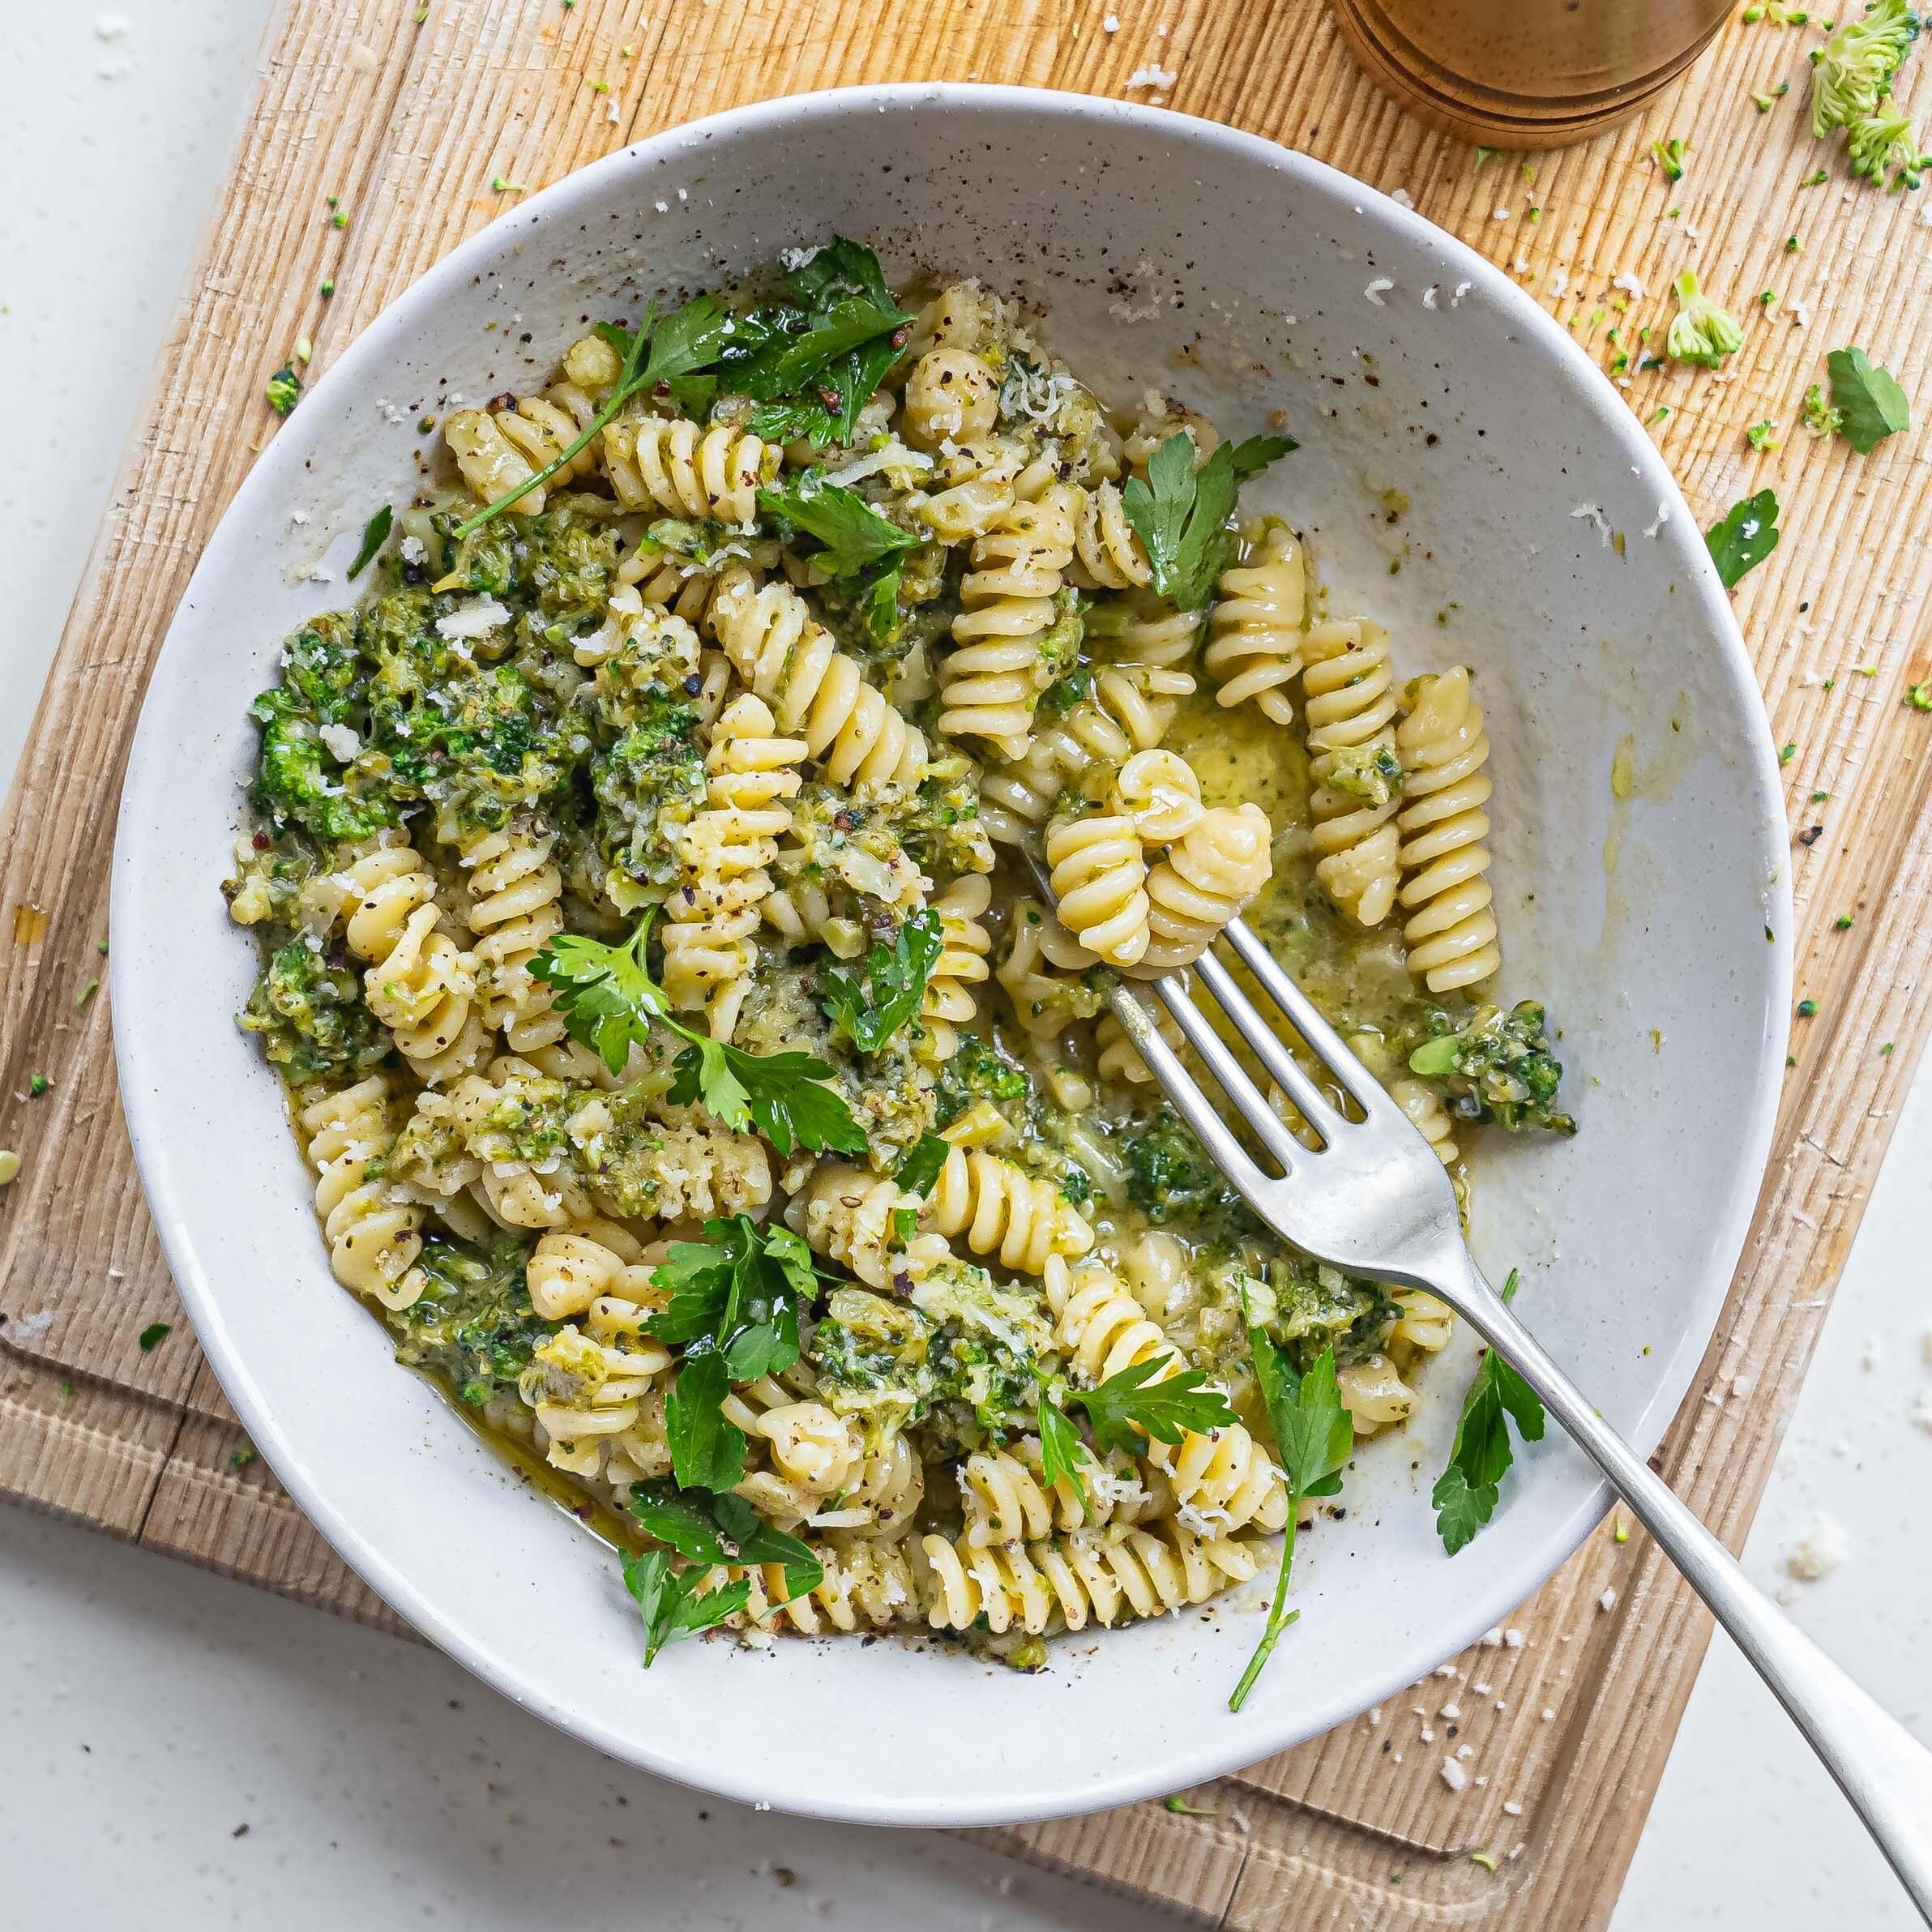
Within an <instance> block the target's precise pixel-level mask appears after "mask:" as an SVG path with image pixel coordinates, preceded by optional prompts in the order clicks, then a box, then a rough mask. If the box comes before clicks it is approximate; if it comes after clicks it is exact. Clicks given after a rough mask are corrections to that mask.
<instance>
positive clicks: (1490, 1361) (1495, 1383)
mask: <svg viewBox="0 0 1932 1932" xmlns="http://www.w3.org/2000/svg"><path fill="white" fill-rule="evenodd" d="M1517 1280H1518V1271H1517V1270H1516V1269H1515V1268H1511V1270H1510V1276H1509V1280H1507V1281H1506V1282H1504V1283H1503V1284H1502V1299H1503V1301H1504V1302H1506V1303H1507V1302H1509V1301H1510V1300H1511V1297H1513V1296H1514V1295H1515V1292H1516V1283H1517ZM1511 1421H1514V1422H1515V1425H1516V1430H1517V1433H1518V1434H1520V1436H1521V1437H1522V1438H1523V1439H1524V1442H1526V1443H1540V1442H1541V1441H1542V1439H1543V1404H1541V1402H1540V1401H1538V1400H1537V1393H1536V1391H1535V1390H1534V1389H1532V1387H1530V1386H1529V1384H1528V1383H1527V1382H1525V1381H1524V1379H1523V1378H1522V1377H1521V1376H1520V1375H1519V1374H1517V1373H1516V1371H1515V1370H1514V1369H1512V1368H1511V1366H1509V1364H1508V1363H1507V1361H1504V1360H1503V1359H1502V1357H1501V1356H1500V1355H1498V1353H1496V1351H1495V1350H1494V1349H1490V1351H1489V1353H1487V1354H1486V1355H1485V1356H1484V1357H1483V1358H1482V1361H1481V1365H1480V1366H1478V1367H1477V1371H1476V1376H1475V1379H1474V1380H1473V1381H1472V1382H1471V1383H1470V1384H1469V1392H1468V1394H1467V1395H1466V1396H1464V1398H1463V1413H1462V1419H1461V1421H1459V1422H1458V1423H1457V1424H1456V1425H1455V1443H1454V1445H1453V1446H1452V1447H1451V1449H1450V1451H1449V1466H1448V1467H1447V1468H1446V1469H1444V1470H1443V1473H1442V1474H1441V1476H1439V1477H1438V1478H1437V1479H1436V1485H1435V1488H1434V1490H1432V1491H1431V1492H1430V1502H1433V1503H1434V1505H1435V1526H1436V1528H1437V1530H1438V1532H1439V1533H1440V1534H1441V1537H1442V1539H1443V1548H1444V1549H1446V1550H1447V1551H1448V1553H1449V1554H1450V1555H1451V1556H1454V1555H1455V1553H1456V1552H1457V1551H1458V1550H1459V1549H1462V1548H1463V1547H1464V1545H1467V1544H1468V1542H1469V1541H1470V1540H1471V1539H1472V1538H1473V1537H1474V1536H1475V1535H1476V1532H1477V1531H1478V1530H1480V1529H1481V1528H1482V1527H1483V1525H1484V1524H1485V1523H1487V1522H1488V1521H1489V1520H1490V1517H1491V1516H1493V1515H1494V1514H1495V1513H1496V1502H1497V1498H1498V1496H1499V1495H1500V1494H1501V1493H1502V1491H1501V1485H1502V1478H1503V1477H1504V1476H1505V1475H1506V1474H1507V1473H1508V1470H1509V1467H1510V1464H1511V1463H1512V1462H1514V1461H1515V1450H1514V1449H1513V1448H1512V1447H1511V1443H1510V1432H1509V1425H1510V1422H1511Z"/></svg>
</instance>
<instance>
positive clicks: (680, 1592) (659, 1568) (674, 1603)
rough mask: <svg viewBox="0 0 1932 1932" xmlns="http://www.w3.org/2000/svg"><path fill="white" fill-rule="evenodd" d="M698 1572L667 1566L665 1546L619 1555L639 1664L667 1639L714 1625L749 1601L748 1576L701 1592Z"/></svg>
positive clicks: (646, 1661)
mask: <svg viewBox="0 0 1932 1932" xmlns="http://www.w3.org/2000/svg"><path fill="white" fill-rule="evenodd" d="M704 1576H705V1572H704V1571H702V1570H673V1568H672V1567H671V1558H670V1554H669V1552H668V1551H666V1550H662V1549H647V1550H646V1551H645V1552H644V1553H643V1555H641V1556H626V1558H624V1588H626V1590H628V1591H629V1592H630V1594H631V1596H633V1597H634V1598H635V1600H636V1603H637V1608H638V1614H639V1616H640V1617H642V1618H643V1622H644V1667H645V1669H649V1668H650V1667H651V1665H652V1664H654V1663H655V1662H656V1661H657V1653H658V1652H660V1650H662V1649H663V1648H664V1647H665V1645H666V1644H667V1643H677V1641H678V1640H679V1639H681V1638H684V1637H691V1636H695V1635H697V1634H698V1633H699V1631H707V1630H712V1629H715V1628H716V1626H718V1625H719V1624H720V1623H722V1622H724V1619H725V1618H727V1617H735V1616H737V1614H738V1613H739V1612H740V1611H741V1610H742V1609H744V1608H745V1607H746V1605H747V1604H748V1603H749V1602H750V1601H751V1579H750V1577H748V1576H741V1577H740V1578H739V1579H737V1582H736V1583H733V1584H722V1585H720V1587H719V1588H717V1589H715V1590H707V1589H705V1588H703V1581H704Z"/></svg>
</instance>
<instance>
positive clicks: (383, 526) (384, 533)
mask: <svg viewBox="0 0 1932 1932" xmlns="http://www.w3.org/2000/svg"><path fill="white" fill-rule="evenodd" d="M394 522H395V511H392V510H391V508H390V507H389V506H388V505H387V503H385V504H384V505H383V507H382V508H381V509H380V510H378V511H377V512H376V513H375V515H374V516H372V517H371V518H370V519H369V521H368V522H367V523H366V524H364V525H363V526H362V547H361V549H359V550H358V551H357V553H356V561H355V562H353V563H352V564H351V565H350V566H348V578H349V582H350V583H354V582H355V580H356V579H357V578H358V577H360V576H361V575H362V573H363V572H364V571H365V570H367V569H368V568H369V566H370V563H371V562H374V558H375V556H376V553H377V552H378V551H379V550H380V549H382V547H383V545H384V544H386V543H387V542H388V541H389V528H390V525H391V524H393V523H394Z"/></svg>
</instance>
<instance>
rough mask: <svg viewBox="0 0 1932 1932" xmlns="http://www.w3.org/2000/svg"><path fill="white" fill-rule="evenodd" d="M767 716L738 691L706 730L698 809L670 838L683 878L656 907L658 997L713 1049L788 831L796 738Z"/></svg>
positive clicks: (752, 948) (747, 978)
mask: <svg viewBox="0 0 1932 1932" xmlns="http://www.w3.org/2000/svg"><path fill="white" fill-rule="evenodd" d="M775 729H776V727H775V724H774V722H773V720H772V712H771V710H770V708H769V707H767V705H766V703H765V702H764V700H763V699H761V698H758V697H754V695H752V694H751V693H750V692H749V691H746V692H745V693H743V694H742V695H741V696H739V697H737V698H735V699H733V700H732V702H731V703H730V704H729V705H728V706H727V707H725V709H724V713H723V714H722V716H720V718H719V719H718V721H717V723H716V724H714V725H713V726H712V738H711V747H710V749H709V750H708V751H707V753H706V754H705V759H704V768H705V770H706V772H707V773H708V775H709V778H708V783H707V788H706V796H707V806H706V809H705V810H703V811H701V812H699V813H698V814H696V816H695V817H694V818H693V819H691V820H690V822H689V823H687V824H686V825H685V826H684V827H682V828H681V829H680V831H678V833H677V844H678V849H679V856H680V858H681V860H682V866H683V874H684V875H683V878H682V881H681V882H680V883H679V885H678V887H677V890H675V891H673V893H672V894H671V896H670V898H669V900H667V901H666V902H665V927H664V948H665V955H664V989H665V995H666V997H667V998H669V1000H670V1002H671V1004H672V1005H673V1007H676V1008H677V1010H678V1011H680V1012H686V1013H688V1012H699V1011H701V1012H703V1014H704V1015H705V1017H706V1019H707V1022H708V1023H709V1025H710V1028H711V1033H712V1038H713V1039H714V1040H729V1038H730V1037H731V1031H732V1028H733V1025H734V1024H735V1023H736V1021H737V1012H738V1008H739V1007H741V1006H742V1005H743V1003H744V1000H745V995H746V993H747V992H749V991H750V985H751V972H752V968H754V966H755V965H756V964H757V963H758V948H757V947H756V945H755V944H754V943H753V941H752V938H751V935H752V934H754V932H756V931H757V930H758V926H759V917H760V908H761V907H762V906H763V904H764V902H765V900H767V898H768V896H769V895H770V894H771V891H772V875H771V874H770V873H769V872H768V871H767V870H766V867H767V866H769V865H770V864H771V863H772V861H773V860H774V859H776V857H777V856H778V841H779V840H780V839H781V838H782V837H783V836H784V835H785V834H786V833H787V832H789V831H790V830H791V829H792V814H791V810H790V807H789V806H788V805H787V804H786V802H785V801H787V800H788V799H789V798H792V797H795V796H796V794H797V791H798V788H799V785H800V784H801V782H802V781H801V779H800V777H799V776H798V773H797V771H796V770H794V769H793V767H794V766H795V765H796V764H797V762H798V760H799V759H801V758H803V757H804V756H805V750H806V747H805V741H804V740H803V739H802V738H781V737H776V736H775V735H774V732H775Z"/></svg>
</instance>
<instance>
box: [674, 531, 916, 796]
mask: <svg viewBox="0 0 1932 1932" xmlns="http://www.w3.org/2000/svg"><path fill="white" fill-rule="evenodd" d="M705 621H706V622H707V624H708V625H709V626H710V627H711V630H712V635H714V636H715V637H716V639H717V640H718V643H719V644H720V646H721V647H722V648H723V649H724V655H725V656H726V657H728V658H729V660H731V665H732V669H733V670H735V671H736V672H737V674H738V675H739V677H742V678H743V679H744V681H745V682H746V683H747V684H748V685H750V687H751V689H752V690H754V692H755V693H756V694H757V695H759V697H760V698H762V699H764V701H765V702H766V703H767V704H769V705H770V706H771V707H772V710H773V712H775V713H776V721H777V726H778V729H779V730H780V731H781V732H783V733H785V734H786V735H787V736H788V737H789V736H790V735H791V733H793V732H794V731H796V732H797V733H800V735H801V736H802V737H803V738H804V739H805V742H806V750H807V752H808V753H809V754H810V756H811V757H813V758H814V759H821V760H823V762H824V764H825V767H826V776H827V777H828V778H829V779H831V781H832V783H833V784H841V785H858V786H863V787H868V788H873V789H876V788H878V787H879V786H881V785H886V784H896V785H900V786H903V787H904V788H906V789H911V788H912V787H913V786H915V785H917V784H918V783H919V781H920V780H921V778H923V777H924V776H925V766H926V752H925V739H924V738H923V737H921V735H920V733H918V732H917V731H916V730H915V729H913V727H912V726H911V725H910V724H907V722H906V721H905V720H904V718H903V717H902V716H900V714H899V712H897V711H896V710H895V709H894V707H892V706H891V704H890V703H887V700H886V699H884V698H883V696H882V695H880V694H879V693H878V691H876V690H874V689H873V688H872V686H870V685H869V684H867V683H866V681H865V677H864V673H862V672H861V669H860V668H859V666H858V665H857V662H856V661H855V660H853V659H852V658H849V657H848V656H845V654H844V652H841V651H840V650H839V648H837V646H836V644H834V643H833V642H832V639H831V633H830V632H829V631H827V630H826V629H825V627H824V626H823V625H822V624H819V622H817V621H816V620H815V619H814V618H813V616H812V614H811V613H810V610H809V609H807V608H806V602H805V600H804V599H803V598H802V597H801V596H799V594H798V592H797V591H795V590H794V589H793V588H792V587H791V585H790V584H789V583H767V584H765V585H764V586H763V587H762V588H761V587H759V585H758V584H757V583H755V582H754V580H753V579H752V576H751V574H750V572H749V571H738V570H733V571H727V572H726V573H725V574H724V576H723V578H721V579H720V581H719V584H718V588H717V591H716V594H715V595H714V596H713V597H712V601H711V605H710V607H709V609H707V611H706V613H705Z"/></svg>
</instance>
